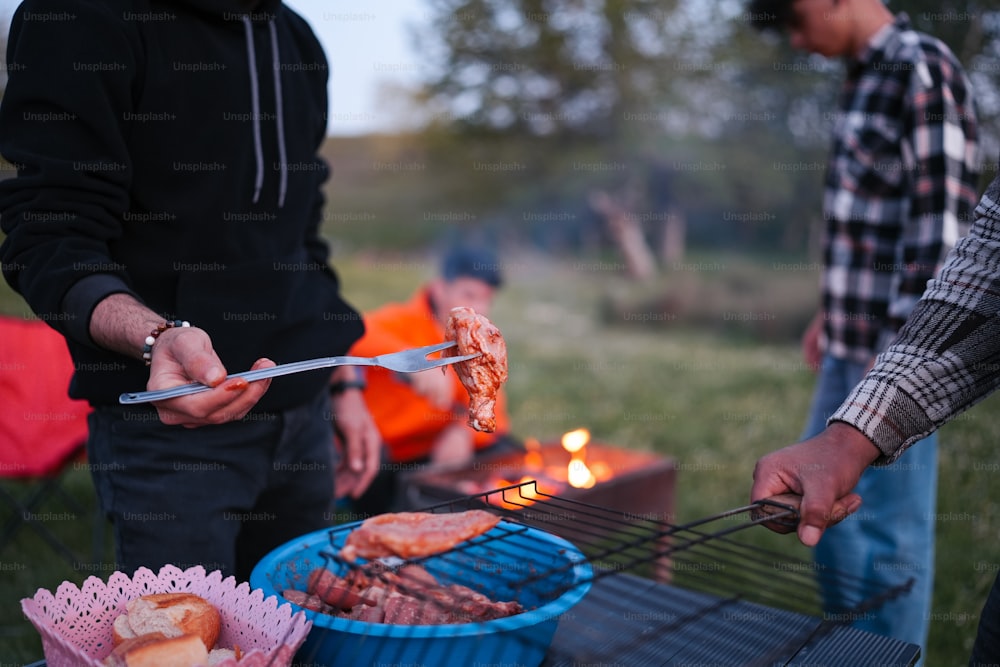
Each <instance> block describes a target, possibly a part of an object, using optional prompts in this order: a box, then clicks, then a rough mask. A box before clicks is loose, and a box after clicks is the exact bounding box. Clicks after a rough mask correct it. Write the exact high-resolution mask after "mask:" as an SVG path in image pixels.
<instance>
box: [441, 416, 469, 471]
mask: <svg viewBox="0 0 1000 667" xmlns="http://www.w3.org/2000/svg"><path fill="white" fill-rule="evenodd" d="M475 452H476V448H475V445H474V443H473V441H472V431H471V430H470V429H469V427H468V426H466V425H465V424H462V423H460V422H456V423H454V424H451V425H450V426H448V427H447V428H445V429H444V430H443V431H441V433H440V435H438V437H437V440H435V441H434V447H433V449H431V457H430V458H431V465H433V466H438V467H441V468H460V467H462V466H464V465H467V464H468V463H470V462H471V461H472V458H473V456H474V455H475Z"/></svg>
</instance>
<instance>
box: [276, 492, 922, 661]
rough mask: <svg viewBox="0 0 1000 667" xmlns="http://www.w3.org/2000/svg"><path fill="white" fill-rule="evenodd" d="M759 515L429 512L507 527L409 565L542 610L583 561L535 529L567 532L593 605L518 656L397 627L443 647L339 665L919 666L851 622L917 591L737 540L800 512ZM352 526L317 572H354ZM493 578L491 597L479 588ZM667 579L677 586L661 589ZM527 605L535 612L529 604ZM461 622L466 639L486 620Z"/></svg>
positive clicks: (368, 639) (528, 640) (559, 508)
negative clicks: (349, 542) (672, 517)
mask: <svg viewBox="0 0 1000 667" xmlns="http://www.w3.org/2000/svg"><path fill="white" fill-rule="evenodd" d="M758 507H759V505H756V504H755V505H748V506H746V507H741V508H736V509H733V510H730V511H728V512H725V513H722V514H719V515H716V516H713V517H709V518H705V519H700V520H698V521H694V522H690V523H686V524H670V523H666V522H663V521H657V520H649V519H645V518H643V517H641V516H629V515H627V514H623V513H622V512H620V511H614V510H608V509H605V508H601V507H597V506H594V505H590V504H587V503H584V502H580V501H576V500H569V499H565V498H561V497H557V496H552V495H547V494H543V493H540V492H539V491H538V489H537V487H536V486H535V484H534V483H533V482H526V483H523V484H517V485H513V486H510V487H505V488H503V489H497V490H493V491H489V492H486V493H482V494H479V495H475V496H467V497H464V498H460V499H454V500H449V501H447V502H443V503H440V504H438V505H434V506H432V507H429V508H427V509H426V511H429V512H455V511H463V510H468V509H488V510H490V511H492V512H494V513H496V514H498V515H499V516H501V518H502V519H504V521H503V522H502V523H501V524H500V527H499V528H500V530H494V531H491V532H490V533H489V534H487V535H485V536H482V537H480V538H476V539H474V540H471V541H469V542H466V543H462V544H460V545H457V546H456V547H455V548H453V549H452V550H450V551H448V552H446V553H444V554H439V555H436V556H432V557H428V558H426V559H411V560H410V561H407V562H408V563H413V564H418V565H422V566H425V567H427V568H428V569H429V570H433V571H439V570H442V569H443V571H445V572H447V574H446V576H445V577H443V578H447V579H449V580H450V582H453V583H459V584H463V585H466V586H469V587H470V588H473V589H477V590H479V592H481V593H484V594H486V595H487V596H489V597H490V598H491V599H494V600H518V601H522V602H523V601H524V600H529V601H535V603H537V604H541V603H542V602H544V601H548V600H553V599H555V598H557V597H559V596H560V595H562V594H564V593H567V592H570V593H572V592H573V590H574V589H580V588H581V579H580V576H579V575H580V567H581V561H580V560H577V559H572V558H566V557H565V555H564V554H563V553H562V552H563V551H565V550H561V549H560V548H559V545H558V544H555V545H553V544H550V543H544V542H537V541H536V540H535V539H534V537H533V535H534V534H535V533H534V531H532V530H531V529H535V530H540V531H544V532H545V533H548V534H551V535H556V536H559V537H561V538H563V539H564V540H566V541H568V542H569V543H570V544H571V545H572V546H573V547H575V548H576V549H578V550H579V551H580V553H581V554H582V558H583V561H582V563H583V564H584V565H586V570H585V572H584V574H585V581H584V584H585V586H584V588H586V595H585V596H584V597H583V599H582V600H580V601H579V602H578V603H577V604H575V605H573V606H572V607H570V608H569V609H567V610H564V611H561V613H559V615H558V616H557V617H555V618H553V619H549V620H550V621H552V624H553V626H556V625H557V627H554V629H553V631H554V635H553V634H552V632H551V631H550V633H549V634H548V635H545V634H544V632H543V633H541V634H540V635H538V636H533V635H532V634H531V633H530V632H529V633H518V634H516V641H517V642H518V643H519V644H520V645H521V648H523V649H524V653H523V657H519V654H518V653H517V652H516V651H514V652H512V649H511V645H510V643H509V642H508V643H497V642H496V641H495V637H494V636H493V635H492V634H490V633H489V632H485V631H483V632H481V633H480V634H478V635H477V634H476V633H475V632H473V633H472V634H471V635H469V636H465V637H464V638H462V639H461V640H458V639H456V637H455V636H454V631H455V629H456V628H457V627H459V626H454V625H451V626H448V625H443V626H426V625H421V626H412V627H410V628H406V627H399V626H396V627H395V628H394V629H395V631H396V632H397V634H400V635H401V636H403V637H404V638H411V639H416V638H419V639H434V640H436V641H433V642H423V643H421V642H410V643H405V642H404V644H403V645H399V644H394V643H392V642H386V641H385V638H384V637H382V636H379V635H378V634H377V632H374V631H373V632H371V634H370V635H368V636H365V637H363V638H362V641H361V642H360V643H361V648H359V647H358V646H357V645H352V647H351V650H352V651H354V652H355V654H354V655H351V656H345V655H341V656H339V658H338V662H337V664H386V665H388V664H394V665H408V666H414V667H415V666H416V665H427V666H428V667H430V666H432V665H438V664H448V665H461V664H467V665H476V666H477V667H514V666H515V665H517V666H521V665H529V664H532V665H537V664H538V663H539V660H541V659H544V663H543V664H544V665H546V666H555V665H576V666H578V665H582V664H589V665H622V666H624V665H629V666H630V667H631V666H641V665H681V664H703V665H708V664H718V665H730V664H732V665H762V666H763V665H784V664H802V663H810V662H812V664H816V663H815V662H814V661H813V660H811V659H809V656H816V655H823V656H824V662H823V663H822V664H825V665H843V666H844V667H847V665H857V664H871V663H872V662H873V660H874V661H875V662H878V663H879V664H894V665H910V664H914V662H915V660H916V658H917V657H918V656H919V649H918V648H917V647H916V646H913V645H909V644H905V643H902V642H898V641H895V640H887V639H885V638H882V637H875V636H874V635H870V634H868V633H863V632H859V631H856V630H852V629H850V628H849V627H847V626H846V625H845V624H846V623H848V622H849V621H850V620H852V619H853V618H856V617H857V615H858V614H863V613H866V612H868V611H870V610H872V609H874V608H877V607H878V606H880V605H881V604H883V603H884V602H885V601H887V600H888V599H892V598H894V597H897V596H899V595H903V594H905V593H906V592H907V591H908V588H909V584H907V585H906V586H901V587H897V588H893V589H879V588H877V587H875V586H874V585H873V584H872V582H870V581H865V580H862V579H858V578H855V577H851V576H847V575H845V574H843V573H837V572H831V571H817V569H816V568H815V566H814V565H813V564H812V563H811V562H809V561H804V560H798V559H794V558H791V557H789V556H788V555H787V554H784V553H779V552H775V551H769V550H766V549H763V548H761V547H759V546H755V545H753V544H750V543H748V542H746V541H745V540H741V539H739V538H741V537H744V536H743V535H741V533H742V532H743V531H744V530H746V529H747V528H749V527H752V526H755V525H757V524H759V523H762V522H763V521H765V520H769V521H774V520H782V519H787V518H792V515H794V510H791V509H788V510H785V509H782V508H780V507H779V508H777V510H774V511H772V512H771V514H769V515H768V516H767V517H766V518H758V517H756V516H755V513H754V510H755V509H757V508H758ZM353 527H354V526H353V525H348V526H343V527H341V526H338V527H334V528H331V529H330V530H329V531H327V532H328V534H329V541H330V545H332V547H330V546H328V547H327V548H325V549H323V550H322V551H321V556H322V558H321V559H320V561H321V562H316V563H315V565H318V566H323V567H327V568H329V569H334V570H335V571H339V572H344V571H350V570H351V569H354V568H357V567H358V566H357V565H356V564H349V563H346V562H345V561H343V560H342V559H340V557H339V555H338V552H339V548H338V547H337V545H338V544H342V540H343V538H344V537H345V536H346V533H347V532H349V531H350V530H352V529H353ZM546 556H548V557H549V560H546ZM299 567H300V568H302V564H299ZM435 568H437V569H435ZM665 570H668V571H666V572H665ZM301 574H303V575H304V574H306V572H302V573H301ZM402 574H403V570H398V571H396V572H392V573H390V574H388V576H389V577H390V578H391V577H397V578H396V579H394V581H396V582H397V583H400V582H399V578H398V577H399V576H400V575H402ZM376 576H379V577H381V576H383V575H381V574H380V575H376ZM486 579H488V580H489V582H490V583H489V585H488V588H489V589H488V590H485V589H483V588H481V587H480V584H481V583H482V582H483V581H484V580H486ZM824 579H826V580H830V581H833V582H835V583H836V584H837V585H838V586H839V587H840V588H841V589H844V590H846V591H849V592H850V594H849V595H848V596H847V598H848V599H849V600H850V607H849V608H845V609H843V610H840V611H839V612H837V613H833V614H827V615H824V614H823V612H822V608H821V601H820V595H819V582H820V581H822V580H824ZM664 580H669V583H666V584H665V583H660V582H663V581H664ZM296 587H299V588H301V586H296ZM401 588H402V590H403V591H404V592H407V593H410V594H412V595H413V596H414V597H415V598H417V599H420V600H424V601H425V602H426V603H427V604H426V605H425V607H426V608H428V609H429V608H431V606H432V602H431V601H430V600H429V599H427V598H426V596H424V594H423V591H422V590H421V589H420V587H419V586H418V585H414V586H413V587H412V589H411V588H410V586H409V583H407V581H406V580H405V577H403V582H402V583H401ZM279 592H280V588H279ZM525 606H526V608H529V609H530V608H531V607H532V606H534V604H532V603H528V604H526V605H525ZM466 625H468V626H470V628H467V629H471V627H472V626H478V627H483V626H484V625H488V624H481V623H474V624H466ZM368 627H370V628H378V627H380V626H378V625H370V626H368ZM381 627H383V628H384V627H388V626H384V625H383V626H381ZM326 633H329V634H330V635H331V637H329V638H327V639H330V641H329V642H325V641H322V636H323V635H324V634H326ZM334 635H336V633H335V632H333V631H332V630H328V629H326V628H323V627H318V624H317V626H314V628H313V631H312V633H311V635H310V640H312V641H309V642H307V644H306V646H304V647H303V650H302V651H301V652H300V655H299V658H298V664H315V665H321V664H327V662H325V660H326V657H325V656H326V654H327V653H328V652H330V651H337V650H338V648H339V649H340V651H341V653H343V652H344V650H345V647H344V646H343V645H341V644H339V643H338V641H337V640H336V637H335V636H334ZM317 638H319V641H316V639H317ZM390 645H391V646H390ZM365 646H367V649H366V648H365ZM831 646H832V647H835V648H830V647H831ZM373 647H378V652H377V655H378V657H377V660H374V659H370V658H368V657H366V656H368V655H369V654H368V652H367V651H371V650H373ZM824 651H826V652H827V653H824ZM442 652H443V653H442ZM539 656H542V658H539ZM828 656H829V658H830V659H827V657H828ZM834 656H835V657H834ZM862 658H863V659H862ZM340 659H343V662H340ZM366 660H368V663H366V662H365V661H366ZM442 660H445V662H441V661H442ZM522 660H523V662H522ZM831 660H832V661H831ZM796 661H798V662H796Z"/></svg>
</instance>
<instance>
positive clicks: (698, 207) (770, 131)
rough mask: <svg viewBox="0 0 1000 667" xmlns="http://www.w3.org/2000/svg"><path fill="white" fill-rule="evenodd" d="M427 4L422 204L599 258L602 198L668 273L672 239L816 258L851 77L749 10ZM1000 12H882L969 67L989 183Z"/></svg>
mask: <svg viewBox="0 0 1000 667" xmlns="http://www.w3.org/2000/svg"><path fill="white" fill-rule="evenodd" d="M426 3H427V7H428V10H429V12H428V16H429V19H430V20H429V22H428V24H429V25H428V29H427V30H425V31H423V32H421V33H419V34H418V35H417V45H418V48H419V52H420V53H421V54H423V55H424V56H425V57H426V58H427V60H428V62H429V65H428V67H427V68H426V69H427V71H431V72H433V73H434V74H432V75H431V76H430V77H429V78H428V80H427V81H426V86H425V88H424V90H422V91H421V93H420V97H419V99H417V100H416V101H415V103H414V104H413V105H412V106H411V112H412V113H414V114H418V115H421V116H423V117H424V118H425V119H426V121H427V124H426V128H425V130H424V131H423V132H422V134H421V139H422V142H421V146H420V148H419V150H421V151H423V153H422V157H421V158H420V159H425V160H426V163H427V164H428V165H430V167H429V168H428V169H427V170H426V171H422V172H420V173H419V174H408V175H407V177H406V182H407V183H410V184H411V186H410V187H412V189H413V191H414V192H418V193H420V198H421V200H423V201H426V202H427V206H429V207H434V206H437V207H439V210H443V211H448V210H460V211H463V212H467V213H468V216H465V217H474V218H475V221H476V222H475V224H495V225H497V226H502V228H503V230H504V233H505V234H508V235H521V237H522V238H527V239H529V240H531V241H533V242H536V243H538V244H541V245H543V246H545V247H546V248H549V249H553V248H571V249H573V250H574V251H575V252H579V251H580V250H581V249H586V250H588V251H590V252H602V251H603V250H605V249H606V248H608V247H610V246H612V245H613V244H614V239H615V234H616V232H617V233H619V234H620V231H621V228H620V226H619V228H618V229H617V230H616V228H615V227H614V226H613V225H611V224H610V222H611V221H610V219H609V218H608V216H607V211H608V210H609V209H608V207H606V206H605V207H603V208H602V207H598V208H597V209H595V208H594V207H593V206H592V204H593V202H594V201H595V199H594V197H595V194H596V195H599V193H606V194H607V195H609V196H610V197H611V198H612V199H611V201H613V202H617V203H619V204H621V203H623V202H624V203H628V207H629V209H630V211H624V212H623V211H618V218H617V219H618V221H619V222H620V221H622V220H625V221H626V222H628V223H629V224H630V225H634V224H635V223H637V222H638V223H639V225H640V227H641V232H642V235H643V237H644V238H645V239H646V240H647V242H648V243H650V245H651V246H652V247H656V248H657V250H656V252H655V253H654V254H655V255H656V256H657V257H658V258H659V259H660V262H661V263H663V262H664V261H666V262H669V261H671V259H666V260H665V258H673V261H676V258H677V257H678V254H677V253H676V248H674V249H671V248H669V245H670V243H671V241H670V240H671V239H674V240H673V243H674V244H679V243H684V242H685V239H686V240H687V242H690V243H692V244H706V245H708V244H711V245H712V246H714V247H719V246H720V245H729V246H732V247H739V248H741V249H747V248H752V247H757V248H768V249H773V248H779V249H781V250H784V251H788V252H792V253H801V252H803V251H804V250H805V249H806V248H807V247H808V238H809V229H810V227H811V225H810V222H811V221H812V220H811V218H812V216H814V215H816V212H817V211H818V208H819V207H818V204H817V202H818V201H819V199H820V197H821V188H822V172H823V170H824V169H825V160H826V150H827V142H828V137H829V133H830V126H829V125H830V122H831V121H832V113H831V110H832V109H833V108H834V100H835V95H836V92H837V89H838V86H839V82H840V80H841V69H842V65H841V63H840V62H838V61H836V60H826V59H823V58H821V57H818V56H810V55H806V54H802V53H798V52H795V51H793V50H792V49H790V48H789V46H788V44H787V40H785V39H783V38H779V37H775V36H768V35H761V34H759V33H757V32H756V31H754V30H752V29H751V28H750V27H749V26H748V24H747V21H748V16H747V14H746V11H747V9H746V8H747V0H659V1H654V0H426ZM997 4H998V3H997V0H969V1H965V2H960V1H959V0H891V2H890V8H891V9H892V10H893V11H897V12H898V11H906V12H907V13H908V14H909V15H910V18H911V19H912V21H913V23H914V24H915V25H916V26H917V27H918V28H920V29H922V30H925V31H927V32H929V33H931V34H934V35H937V36H939V37H941V39H943V40H944V41H945V42H946V43H948V44H949V45H951V46H952V48H953V49H954V50H955V52H956V54H957V55H958V56H959V58H960V59H962V61H963V63H964V64H965V66H966V69H967V71H968V72H969V76H970V78H971V79H972V81H973V84H974V86H975V90H976V94H977V99H978V103H979V104H978V107H979V111H980V117H981V128H982V132H983V135H984V149H985V151H984V158H985V159H986V160H987V161H988V162H989V163H990V164H992V165H993V169H990V168H989V167H988V168H987V170H986V175H985V176H984V178H989V177H992V175H993V174H995V165H996V161H995V158H996V156H997V152H998V146H1000V144H998V142H997V132H998V130H1000V7H997V6H996V5H997ZM411 148H412V146H411ZM420 179H425V180H426V182H420V183H418V181H420ZM412 201H414V200H411V202H412ZM596 201H606V200H602V199H600V197H599V196H598V199H597V200H596ZM601 210H603V211H604V213H601V212H600V211H601ZM622 216H624V217H622ZM431 217H432V218H433V217H434V216H431ZM685 221H686V225H683V223H684V222H685ZM671 222H679V223H680V224H681V225H682V226H678V227H677V228H676V229H673V230H671V229H668V226H669V224H670V223H671ZM633 231H634V230H633ZM619 238H620V236H619ZM665 246H666V247H665Z"/></svg>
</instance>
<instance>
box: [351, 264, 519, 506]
mask: <svg viewBox="0 0 1000 667" xmlns="http://www.w3.org/2000/svg"><path fill="white" fill-rule="evenodd" d="M502 283H503V276H502V271H501V267H500V262H499V260H498V259H497V256H496V255H495V254H494V253H493V252H492V251H491V250H489V249H487V248H485V247H473V246H458V247H456V248H454V249H452V250H451V251H450V252H449V253H447V255H446V256H445V257H444V259H443V262H442V264H441V270H440V275H439V276H437V277H436V278H434V279H432V280H430V281H429V282H427V283H426V284H424V285H422V286H421V287H420V288H419V289H418V290H417V291H416V292H415V293H414V294H413V295H412V296H411V298H410V299H409V301H406V302H403V303H389V304H385V305H383V306H381V307H379V308H376V309H375V310H372V311H369V312H366V313H364V322H365V334H364V336H362V337H361V338H360V339H359V340H358V341H357V342H356V343H355V344H354V346H353V347H352V348H351V351H350V354H352V355H358V356H364V357H370V356H377V355H380V354H386V353H389V352H398V351H399V350H404V349H407V348H412V347H421V346H424V345H433V344H434V343H440V342H441V341H443V340H445V337H444V336H445V332H444V327H445V323H446V322H447V320H448V314H449V312H450V311H451V309H452V308H454V307H456V306H468V307H470V308H472V309H473V310H475V311H476V312H477V313H480V314H482V315H484V316H486V317H489V313H490V309H491V307H492V305H493V300H494V297H495V295H496V292H497V290H498V289H500V287H501V285H502ZM365 385H366V386H365V387H364V396H365V400H366V402H367V404H368V410H369V412H370V413H371V415H372V417H373V418H374V420H375V424H376V426H377V428H378V429H379V432H380V433H381V435H382V440H383V443H384V452H383V458H384V459H385V460H386V462H385V463H384V464H383V466H382V471H381V472H380V473H379V475H378V477H377V478H376V481H375V482H374V483H373V484H372V485H371V486H370V487H369V490H368V492H367V493H366V494H365V495H364V496H363V497H362V498H360V499H358V500H357V501H356V502H355V503H354V509H355V510H357V511H358V512H364V513H370V514H376V513H379V512H383V511H389V509H391V508H393V506H394V505H396V497H397V493H396V491H397V488H396V487H397V484H398V481H397V480H398V477H399V476H398V474H397V473H398V471H400V470H415V469H418V468H420V467H423V466H425V465H432V466H437V467H461V466H463V465H470V464H471V463H472V461H473V459H474V458H476V457H481V456H486V455H489V454H492V453H495V452H499V451H500V450H501V449H503V450H507V449H509V448H510V447H513V446H517V444H518V443H517V442H516V441H515V440H514V439H513V438H512V437H511V435H510V417H509V415H508V414H507V401H506V396H505V395H504V391H503V389H501V391H500V393H499V395H498V397H497V404H496V430H495V431H494V432H493V433H480V432H478V431H475V430H473V429H472V428H471V427H470V426H469V425H468V424H467V421H468V410H469V394H468V392H467V391H466V390H465V388H464V387H463V386H462V383H461V381H460V380H459V378H458V375H457V374H456V373H455V370H454V369H453V368H452V367H450V366H449V367H447V368H445V370H444V372H443V373H442V372H441V370H440V369H432V370H428V371H423V372H420V373H407V374H403V373H395V372H393V371H389V370H386V369H384V368H379V367H371V368H368V369H367V376H366V378H365Z"/></svg>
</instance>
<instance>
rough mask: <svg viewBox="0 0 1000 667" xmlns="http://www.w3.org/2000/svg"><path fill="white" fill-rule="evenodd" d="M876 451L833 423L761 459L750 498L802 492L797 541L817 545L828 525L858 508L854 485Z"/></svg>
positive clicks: (857, 434) (861, 437) (853, 432)
mask: <svg viewBox="0 0 1000 667" xmlns="http://www.w3.org/2000/svg"><path fill="white" fill-rule="evenodd" d="M879 454H880V452H879V450H878V449H877V448H876V447H875V445H873V444H872V442H871V441H870V440H868V438H866V437H865V436H864V435H863V434H862V433H861V432H860V431H858V430H856V429H855V428H853V427H851V426H848V425H847V424H843V423H839V422H835V423H833V424H831V425H830V426H828V427H827V428H826V430H824V431H823V432H822V433H820V434H819V435H817V436H816V437H814V438H810V439H809V440H804V441H802V442H800V443H798V444H795V445H791V446H789V447H785V448H784V449H780V450H778V451H775V452H772V453H770V454H768V455H766V456H763V457H761V459H760V460H759V461H757V465H756V467H755V468H754V472H753V478H754V482H753V488H752V489H751V491H750V500H751V502H756V501H758V500H763V499H765V498H771V497H773V496H777V495H780V494H783V493H794V494H797V495H800V496H802V504H801V506H800V511H799V513H800V517H801V518H800V520H799V527H798V535H799V540H801V541H802V543H803V544H805V545H806V546H810V547H811V546H815V545H816V543H817V542H819V539H820V537H822V535H823V531H824V530H826V528H827V527H828V526H830V525H832V524H834V523H837V522H838V521H840V520H842V519H843V518H844V517H846V516H848V515H849V514H852V513H854V512H856V511H857V509H858V508H859V507H860V506H861V496H859V495H858V494H856V493H853V489H854V487H855V486H856V485H857V483H858V480H859V479H860V478H861V474H862V473H863V472H864V471H865V468H867V467H868V466H869V465H870V464H871V463H872V462H873V461H874V460H875V459H877V458H878V457H879Z"/></svg>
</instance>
